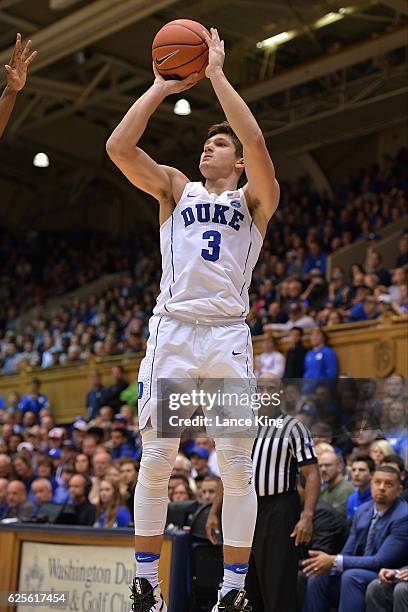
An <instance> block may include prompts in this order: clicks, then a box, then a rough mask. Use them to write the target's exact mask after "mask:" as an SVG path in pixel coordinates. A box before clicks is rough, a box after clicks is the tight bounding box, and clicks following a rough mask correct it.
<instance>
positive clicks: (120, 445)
mask: <svg viewBox="0 0 408 612" xmlns="http://www.w3.org/2000/svg"><path fill="white" fill-rule="evenodd" d="M111 443H112V449H111V454H112V459H113V460H115V459H120V458H121V457H129V458H130V459H137V458H138V455H139V454H140V453H139V452H138V449H135V447H134V446H133V445H132V444H130V442H129V440H128V439H127V437H126V432H125V430H124V429H123V428H121V427H115V428H114V429H112V431H111Z"/></svg>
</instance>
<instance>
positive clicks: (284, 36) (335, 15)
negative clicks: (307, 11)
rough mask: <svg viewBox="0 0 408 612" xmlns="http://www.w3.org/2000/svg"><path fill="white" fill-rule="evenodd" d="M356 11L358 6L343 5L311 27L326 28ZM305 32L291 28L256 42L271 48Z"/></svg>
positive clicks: (261, 46) (257, 44)
mask: <svg viewBox="0 0 408 612" xmlns="http://www.w3.org/2000/svg"><path fill="white" fill-rule="evenodd" d="M355 11H356V7H354V6H347V7H342V8H340V9H339V10H338V12H334V11H331V12H330V13H327V14H326V15H323V17H321V18H320V19H318V20H317V21H315V22H314V23H312V24H311V28H312V29H313V30H318V29H319V28H324V27H325V26H328V25H330V24H331V23H336V21H340V19H343V18H344V17H346V16H347V15H352V14H353V13H354V12H355ZM303 33H304V29H302V28H299V29H296V30H290V31H289V32H281V33H280V34H276V35H275V36H271V37H270V38H265V40H262V41H261V42H258V43H256V46H257V48H258V49H271V48H274V47H278V46H279V45H282V44H284V43H286V42H288V41H289V40H292V38H295V37H296V36H299V35H301V34H303Z"/></svg>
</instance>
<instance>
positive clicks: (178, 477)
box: [169, 474, 190, 486]
mask: <svg viewBox="0 0 408 612" xmlns="http://www.w3.org/2000/svg"><path fill="white" fill-rule="evenodd" d="M174 478H177V479H178V480H182V481H183V482H184V484H186V485H187V486H190V485H189V482H188V478H186V477H185V476H183V475H182V474H180V475H179V474H172V475H171V476H170V478H169V481H170V480H174Z"/></svg>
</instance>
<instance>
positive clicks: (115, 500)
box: [95, 478, 132, 528]
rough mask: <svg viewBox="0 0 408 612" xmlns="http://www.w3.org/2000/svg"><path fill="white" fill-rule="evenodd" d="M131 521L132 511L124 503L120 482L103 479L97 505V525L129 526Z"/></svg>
mask: <svg viewBox="0 0 408 612" xmlns="http://www.w3.org/2000/svg"><path fill="white" fill-rule="evenodd" d="M131 521H132V517H131V515H130V513H129V512H128V510H127V509H126V508H125V506H124V504H122V496H121V494H120V490H119V483H118V482H116V481H114V480H107V479H105V478H104V479H102V480H101V484H100V488H99V501H98V503H97V506H96V522H95V527H111V528H112V527H127V526H128V524H129V523H130V522H131Z"/></svg>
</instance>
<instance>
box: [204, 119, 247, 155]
mask: <svg viewBox="0 0 408 612" xmlns="http://www.w3.org/2000/svg"><path fill="white" fill-rule="evenodd" d="M216 134H226V135H227V136H229V137H230V138H231V140H232V142H233V143H234V145H235V153H236V154H237V157H242V156H243V148H242V144H241V141H240V140H239V139H238V137H237V135H236V134H235V132H234V131H233V129H232V128H231V126H230V124H229V123H228V121H223V122H222V123H215V124H214V125H211V126H210V127H209V128H208V132H207V138H211V137H212V136H216Z"/></svg>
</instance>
